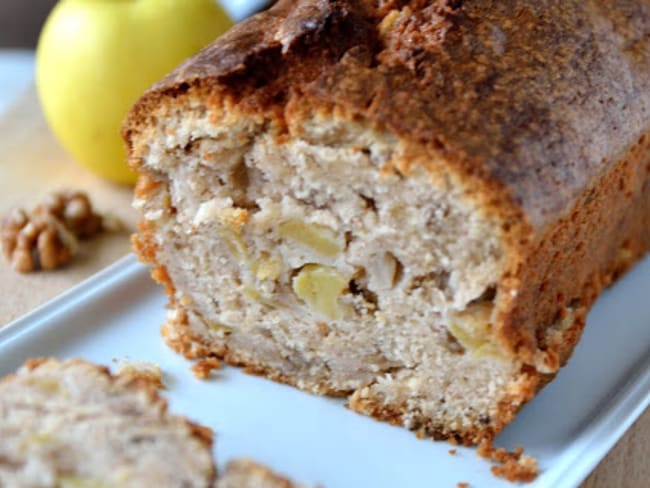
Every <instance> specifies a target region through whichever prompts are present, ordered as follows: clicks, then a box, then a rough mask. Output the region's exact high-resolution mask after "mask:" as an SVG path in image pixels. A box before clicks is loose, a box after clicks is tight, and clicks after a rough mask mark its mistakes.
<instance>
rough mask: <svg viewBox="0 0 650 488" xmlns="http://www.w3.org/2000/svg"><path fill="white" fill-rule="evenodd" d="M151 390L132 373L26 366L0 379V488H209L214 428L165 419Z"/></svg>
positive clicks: (82, 365)
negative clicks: (115, 374)
mask: <svg viewBox="0 0 650 488" xmlns="http://www.w3.org/2000/svg"><path fill="white" fill-rule="evenodd" d="M157 389H158V386H157V385H156V383H155V382H154V381H152V380H151V379H150V377H149V376H139V375H137V374H134V373H133V371H131V372H130V373H125V374H124V375H117V376H114V375H111V374H110V372H109V371H108V370H107V369H106V368H104V367H101V366H95V365H93V364H90V363H88V362H85V361H82V360H68V361H65V362H60V361H58V360H55V359H39V360H31V361H28V362H27V363H26V364H25V366H23V367H22V368H21V369H20V370H18V372H17V373H16V374H14V375H10V376H7V377H5V378H3V379H2V380H0V439H1V440H2V441H1V442H0V486H3V487H7V488H13V487H16V488H19V487H20V488H24V487H53V488H54V487H61V488H73V487H82V488H83V487H88V488H90V487H109V486H121V487H138V488H139V487H143V486H160V487H164V486H168V487H172V486H176V487H179V486H186V487H197V488H199V487H204V488H207V487H210V486H212V484H213V483H214V480H215V476H216V471H215V467H214V462H213V460H212V432H211V431H210V430H209V429H207V428H204V427H201V426H199V425H196V424H193V423H191V422H189V421H188V420H186V419H184V418H182V417H176V416H173V415H170V414H169V413H168V412H167V404H166V402H165V400H164V399H162V398H161V397H160V396H158V392H157Z"/></svg>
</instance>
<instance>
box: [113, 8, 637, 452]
mask: <svg viewBox="0 0 650 488" xmlns="http://www.w3.org/2000/svg"><path fill="white" fill-rule="evenodd" d="M648 32H650V2H649V1H647V0H603V1H599V2H585V1H582V0H567V1H564V2H556V1H550V0H549V1H547V0H544V1H539V0H522V1H517V2H514V1H513V2H511V1H506V2H492V1H487V0H465V1H462V2H460V1H451V0H448V1H444V0H438V1H434V2H421V1H417V0H411V1H406V0H403V1H397V0H386V1H381V2H376V1H369V0H368V1H351V0H330V1H326V0H300V1H295V2H293V1H280V2H278V4H277V5H276V6H275V7H273V8H272V9H271V10H269V11H267V12H265V13H262V14H259V15H257V16H255V17H253V18H251V19H249V20H247V21H245V22H243V23H242V24H240V25H238V26H236V27H235V28H234V29H232V30H231V31H230V32H229V33H227V34H226V35H225V36H223V37H222V38H220V39H219V40H217V41H216V42H215V43H214V44H213V45H211V46H209V47H208V48H206V49H205V50H204V51H202V52H201V53H199V54H198V55H197V56H196V57H194V58H192V59H190V60H188V61H187V62H185V63H184V64H183V65H181V66H180V67H179V68H178V69H177V70H176V71H175V72H173V73H172V74H170V75H169V76H168V77H167V78H165V79H164V80H162V81H161V82H160V83H158V84H157V85H155V86H154V87H153V88H152V89H150V90H149V91H148V92H147V93H146V94H145V95H144V96H143V97H142V98H141V99H140V100H139V101H138V102H137V103H136V105H135V106H134V108H133V109H132V111H131V113H130V115H129V116H128V118H127V120H126V122H125V125H124V129H123V134H124V138H125V140H126V143H127V146H128V151H129V160H130V164H131V166H132V167H133V169H135V170H136V171H138V172H139V173H140V177H139V181H138V184H137V187H136V192H135V206H136V207H137V208H138V209H139V210H140V212H141V216H142V221H141V224H140V233H139V235H138V236H137V237H136V239H135V248H136V251H137V253H138V254H139V256H140V258H141V259H142V260H143V261H144V262H147V263H150V264H151V265H152V267H153V276H154V278H156V279H157V280H158V281H160V282H161V283H163V284H164V285H165V287H166V290H167V293H168V294H169V309H170V311H169V320H168V322H167V323H166V324H165V326H164V330H163V333H164V336H165V338H166V340H167V342H168V344H169V345H170V346H171V347H173V348H174V349H175V350H177V351H179V352H180V353H182V354H184V355H185V356H187V357H190V358H200V357H210V356H218V357H223V358H225V359H226V360H227V361H229V362H230V363H232V364H236V365H241V366H244V367H245V368H246V369H247V370H248V371H250V372H254V373H258V374H263V375H265V376H268V377H269V378H272V379H274V380H278V381H282V382H286V383H289V384H292V385H295V386H297V387H299V388H302V389H304V390H306V391H309V392H314V393H320V394H328V395H337V396H344V397H347V398H348V399H349V406H350V407H351V408H352V409H354V410H356V411H359V412H363V413H367V414H369V415H373V416H375V417H377V418H380V419H383V420H387V421H389V422H391V423H395V424H399V425H403V426H405V427H407V428H409V429H413V430H416V431H417V432H418V433H419V434H420V435H426V436H433V437H434V438H443V439H449V438H450V439H453V440H455V441H457V442H462V443H466V444H472V443H476V442H479V441H480V440H481V439H489V438H492V437H493V436H494V435H496V434H497V433H498V432H499V431H501V429H502V428H503V427H504V426H505V425H506V424H508V423H509V422H510V421H511V420H512V419H513V418H514V415H515V414H516V412H517V411H518V410H519V409H520V408H521V407H522V405H524V404H525V403H526V402H527V401H529V400H530V399H531V398H532V397H533V396H534V395H535V394H536V392H537V391H538V390H539V389H540V388H541V387H542V386H543V385H544V384H545V383H547V382H548V381H549V380H551V379H552V378H553V376H554V375H555V374H556V373H557V371H558V369H559V368H560V367H561V365H563V364H564V363H565V362H566V361H567V359H568V358H569V356H570V354H571V352H572V350H573V348H574V346H575V344H576V342H577V341H578V339H579V337H580V334H581V332H582V330H583V327H584V322H585V315H586V312H587V310H588V309H589V307H590V306H591V304H592V303H593V302H594V300H595V299H596V298H597V296H598V295H599V293H600V291H601V290H602V289H603V287H605V286H607V285H608V284H610V283H611V282H612V280H614V279H615V278H616V277H618V276H619V275H620V274H621V273H622V272H624V271H625V270H626V269H628V268H629V266H631V265H632V264H633V263H634V262H635V261H636V260H638V259H639V258H641V257H642V256H643V255H644V253H645V252H646V251H647V250H648V248H649V247H650V177H649V174H650V157H649V152H648V150H649V145H650V135H649V134H648V132H649V131H650V37H649V36H648Z"/></svg>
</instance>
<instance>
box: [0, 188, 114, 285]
mask: <svg viewBox="0 0 650 488" xmlns="http://www.w3.org/2000/svg"><path fill="white" fill-rule="evenodd" d="M109 227H113V228H118V227H119V226H116V225H113V224H111V225H106V219H105V218H104V217H102V216H101V215H99V214H97V213H95V211H94V210H93V208H92V204H91V203H90V199H89V198H88V196H87V195H86V194H85V193H83V192H78V191H64V192H58V193H53V194H51V195H49V196H48V197H46V199H45V200H44V201H43V202H42V203H40V204H39V205H37V206H36V207H34V209H33V210H32V211H31V212H26V211H25V210H22V209H16V210H14V211H13V212H11V213H10V214H9V215H8V216H7V217H6V218H5V219H4V220H3V221H2V228H1V229H0V240H1V243H2V250H3V252H4V254H5V256H6V257H7V259H8V260H9V262H10V263H11V266H12V267H13V268H14V269H15V270H16V271H19V272H21V273H29V272H31V271H35V270H37V269H46V270H51V269H56V268H58V267H60V266H63V265H65V264H67V263H68V262H70V260H71V259H72V257H73V256H74V254H75V253H76V252H77V248H78V239H85V238H88V237H91V236H93V235H95V234H97V233H99V232H101V231H103V230H104V229H107V228H109Z"/></svg>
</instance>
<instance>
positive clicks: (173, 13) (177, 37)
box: [36, 0, 231, 184]
mask: <svg viewBox="0 0 650 488" xmlns="http://www.w3.org/2000/svg"><path fill="white" fill-rule="evenodd" d="M230 25H231V20H230V19H229V17H228V16H227V14H226V13H225V12H224V11H223V10H222V9H221V7H219V6H218V5H217V3H216V2H215V1H214V0H60V1H59V3H58V4H57V5H56V6H55V7H54V9H53V10H52V12H51V14H50V16H49V18H48V20H47V22H46V23H45V26H44V27H43V31H42V32H41V36H40V39H39V42H38V48H37V52H36V86H37V89H38V94H39V98H40V101H41V105H42V107H43V112H44V113H45V117H46V119H47V121H48V123H49V125H50V127H51V129H52V131H53V132H54V134H55V135H56V136H57V138H58V139H59V140H60V142H61V143H62V144H63V146H64V147H65V148H66V149H67V150H68V151H69V152H70V153H71V154H72V155H73V156H74V158H75V159H77V160H78V161H79V162H81V163H82V164H84V165H85V166H87V167H88V168H90V169H91V170H93V171H94V172H96V173H97V174H98V175H100V176H102V177H104V178H106V179H109V180H111V181H114V182H118V183H127V184H128V183H133V181H134V179H135V177H134V175H133V173H131V171H130V170H129V169H128V168H127V166H126V163H125V154H124V148H123V146H122V141H121V139H120V125H121V123H122V120H123V118H124V116H125V115H126V112H127V111H128V109H129V108H130V106H131V105H132V104H133V102H135V100H136V99H137V98H138V97H139V96H140V95H141V94H142V93H143V92H144V91H145V90H146V89H147V88H148V87H149V86H150V85H151V84H153V83H154V82H155V81H156V80H158V79H160V78H162V77H163V76H164V75H165V74H166V73H168V72H169V71H171V70H172V69H173V68H174V67H175V66H176V65H178V64H179V63H180V62H181V61H182V60H184V59H185V58H187V57H189V56H191V55H192V54H194V53H196V52H197V51H199V50H200V49H201V48H202V47H203V46H205V45H207V44H208V43H210V42H211V41H212V40H214V39H215V38H216V37H218V36H219V35H220V34H221V33H223V32H224V31H225V30H226V29H228V28H229V27H230Z"/></svg>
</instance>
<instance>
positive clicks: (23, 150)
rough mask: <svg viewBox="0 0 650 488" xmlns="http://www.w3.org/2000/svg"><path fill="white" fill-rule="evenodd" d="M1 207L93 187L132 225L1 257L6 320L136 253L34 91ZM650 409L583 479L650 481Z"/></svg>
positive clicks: (19, 111) (7, 150)
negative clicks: (18, 261)
mask: <svg viewBox="0 0 650 488" xmlns="http://www.w3.org/2000/svg"><path fill="white" fill-rule="evenodd" d="M0 175H1V176H2V177H1V178H0V213H1V214H4V213H5V212H6V211H8V209H10V208H11V207H13V206H23V207H31V206H32V205H34V204H35V203H36V202H37V201H38V199H39V198H40V197H42V196H43V195H44V194H46V193H47V192H49V191H52V190H57V189H61V188H73V189H83V190H85V191H87V192H88V193H89V194H90V196H91V198H92V200H93V201H94V202H95V204H96V207H97V208H98V209H99V210H100V211H103V212H109V211H110V212H111V213H113V214H114V215H117V216H118V217H119V218H120V219H121V220H122V221H123V222H124V223H125V224H126V226H127V229H126V230H125V231H123V232H118V233H113V234H105V235H102V236H100V237H98V238H95V239H93V240H91V241H89V242H85V243H83V245H82V248H81V252H80V254H79V256H78V257H77V258H76V259H75V260H74V261H73V262H72V263H71V264H70V265H69V266H68V267H66V268H64V269H61V270H58V271H54V272H47V273H45V272H42V273H33V274H28V275H21V274H18V273H15V272H13V271H12V270H11V268H10V267H9V266H8V264H7V263H6V261H5V260H4V259H1V260H0V277H1V279H0V296H1V297H2V300H0V326H1V325H3V324H6V323H8V322H10V321H11V320H13V319H15V318H17V317H19V316H21V315H23V314H25V313H27V312H29V311H30V310H32V309H34V308H35V307H37V306H39V305H41V304H43V303H44V302H45V301H47V300H49V299H50V298H52V297H54V296H56V295H58V294H59V293H61V292H63V291H65V290H66V289H68V288H70V287H71V286H72V285H74V284H76V283H79V282H80V281H81V280H83V279H84V278H86V277H88V276H90V275H91V274H93V273H94V272H96V271H98V270H100V269H102V268H103V267H105V266H107V265H108V264H110V263H112V262H114V261H115V260H117V259H118V258H120V257H122V256H124V255H126V254H127V253H128V252H129V249H130V244H129V235H130V233H131V231H132V230H133V229H134V227H135V222H136V217H135V214H134V212H133V210H132V209H131V207H130V201H131V189H130V188H127V187H123V186H116V185H111V184H109V183H106V182H104V181H102V180H100V179H99V178H96V177H95V176H93V175H92V174H90V173H88V172H87V171H86V170H84V169H83V168H81V167H79V166H78V165H77V164H75V163H74V162H73V161H71V159H70V158H69V157H68V156H67V155H66V154H65V152H64V151H63V150H62V149H61V148H60V147H59V145H58V144H57V143H56V141H55V140H54V138H53V137H52V135H51V134H50V132H49V130H48V128H47V125H46V124H45V121H44V120H43V117H42V115H41V112H40V109H39V106H38V102H37V100H36V96H35V93H34V91H33V90H30V91H29V92H27V93H26V94H25V96H23V97H22V98H21V99H20V100H19V101H18V103H17V104H16V105H15V106H14V107H13V109H11V110H10V111H9V112H8V113H7V114H6V115H5V116H4V117H2V119H0ZM649 326H650V324H649ZM649 453H650V410H646V412H645V413H644V414H643V415H642V416H641V417H640V418H639V419H638V420H637V421H636V423H635V424H634V425H633V426H632V428H631V429H630V430H629V431H628V432H627V434H626V435H625V436H624V437H623V438H622V439H621V440H620V442H619V443H618V444H617V445H616V447H615V448H614V449H613V450H612V451H611V452H610V453H609V454H608V455H607V457H606V458H605V459H604V460H603V461H602V462H601V463H600V465H599V466H598V467H597V468H596V469H595V470H594V472H593V473H592V474H591V475H590V476H589V477H588V478H587V480H586V481H585V482H584V483H583V485H582V486H583V488H618V487H622V488H647V487H650V458H649Z"/></svg>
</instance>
